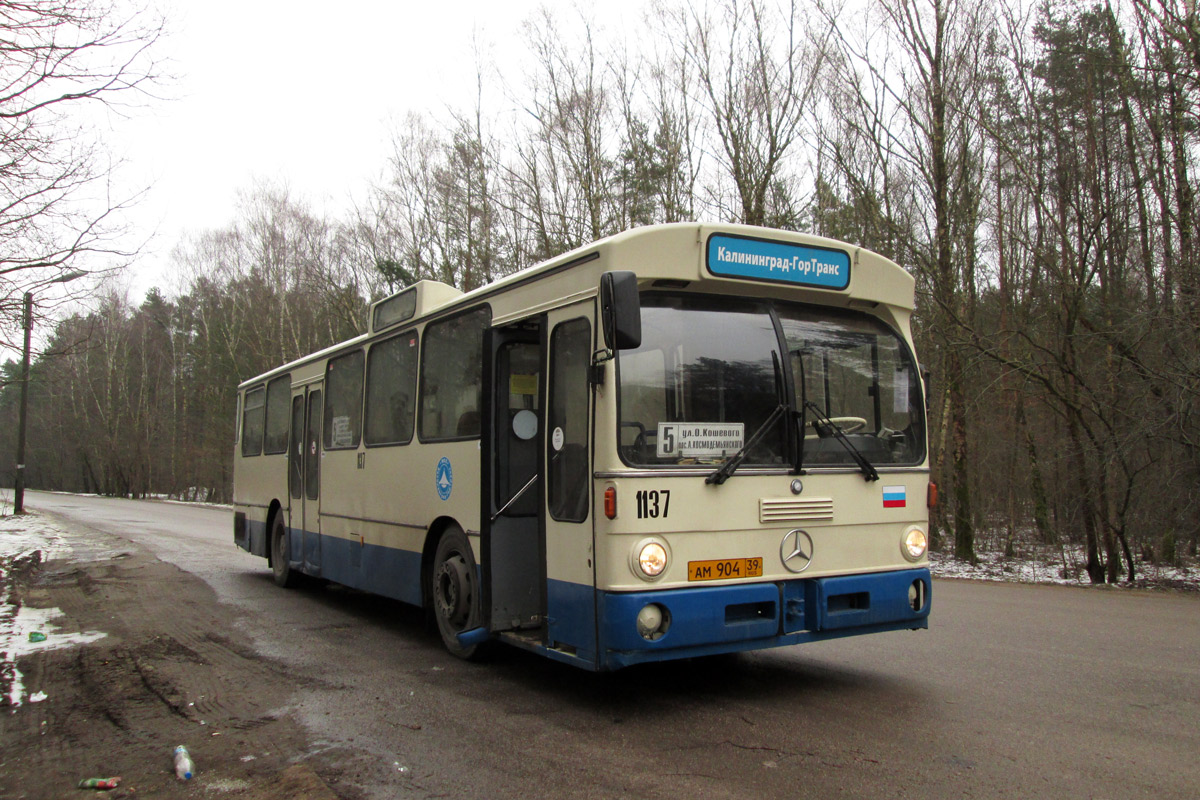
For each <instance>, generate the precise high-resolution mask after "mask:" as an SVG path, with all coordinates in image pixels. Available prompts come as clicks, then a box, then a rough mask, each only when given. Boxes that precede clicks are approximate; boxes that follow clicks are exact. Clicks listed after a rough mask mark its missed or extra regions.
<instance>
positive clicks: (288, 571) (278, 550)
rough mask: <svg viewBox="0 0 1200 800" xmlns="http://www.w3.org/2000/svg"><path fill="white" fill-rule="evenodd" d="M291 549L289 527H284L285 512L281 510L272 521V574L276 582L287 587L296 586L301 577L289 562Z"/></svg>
mask: <svg viewBox="0 0 1200 800" xmlns="http://www.w3.org/2000/svg"><path fill="white" fill-rule="evenodd" d="M290 551H291V548H290V547H289V546H288V533H287V529H286V528H284V527H283V513H282V512H280V513H278V514H276V515H275V521H274V522H272V523H271V575H272V577H274V578H275V583H276V584H277V585H279V586H282V587H283V588H285V589H290V588H292V587H293V586H295V585H296V584H297V583H298V582H299V578H300V576H299V575H297V574H296V573H294V572H292V567H291V565H290V564H288V553H289V552H290Z"/></svg>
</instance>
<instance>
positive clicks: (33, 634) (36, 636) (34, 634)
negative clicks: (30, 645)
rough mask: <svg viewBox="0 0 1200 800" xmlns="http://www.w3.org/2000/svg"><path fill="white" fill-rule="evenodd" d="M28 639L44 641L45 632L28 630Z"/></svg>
mask: <svg viewBox="0 0 1200 800" xmlns="http://www.w3.org/2000/svg"><path fill="white" fill-rule="evenodd" d="M29 641H31V642H44V641H46V634H44V633H42V632H41V631H30V632H29Z"/></svg>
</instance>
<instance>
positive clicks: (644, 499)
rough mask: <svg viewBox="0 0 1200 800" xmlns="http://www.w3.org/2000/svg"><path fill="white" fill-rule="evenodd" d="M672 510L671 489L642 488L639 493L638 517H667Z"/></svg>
mask: <svg viewBox="0 0 1200 800" xmlns="http://www.w3.org/2000/svg"><path fill="white" fill-rule="evenodd" d="M670 510H671V491H670V490H669V489H662V490H658V489H642V490H641V491H639V492H638V493H637V515H638V519H647V518H649V519H658V518H659V517H666V516H667V513H668V512H669V511H670Z"/></svg>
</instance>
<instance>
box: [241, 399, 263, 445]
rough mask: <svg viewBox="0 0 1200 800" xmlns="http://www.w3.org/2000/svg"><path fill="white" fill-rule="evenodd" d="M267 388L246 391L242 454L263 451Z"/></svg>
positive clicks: (243, 412) (243, 413)
mask: <svg viewBox="0 0 1200 800" xmlns="http://www.w3.org/2000/svg"><path fill="white" fill-rule="evenodd" d="M266 398H267V390H266V389H264V388H263V387H261V386H260V387H258V388H257V389H251V390H250V391H248V392H246V405H245V408H244V410H243V411H242V455H243V456H256V455H259V454H260V453H262V446H263V411H264V408H265V403H266Z"/></svg>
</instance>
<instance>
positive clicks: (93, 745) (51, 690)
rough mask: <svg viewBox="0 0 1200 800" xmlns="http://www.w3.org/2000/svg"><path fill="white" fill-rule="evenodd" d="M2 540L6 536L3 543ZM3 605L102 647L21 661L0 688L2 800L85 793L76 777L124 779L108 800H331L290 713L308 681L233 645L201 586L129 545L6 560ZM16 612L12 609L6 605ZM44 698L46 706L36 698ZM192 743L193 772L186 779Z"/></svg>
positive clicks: (224, 614)
mask: <svg viewBox="0 0 1200 800" xmlns="http://www.w3.org/2000/svg"><path fill="white" fill-rule="evenodd" d="M0 535H2V534H0ZM0 567H3V569H0V580H2V581H4V582H5V585H0V598H5V599H6V602H7V603H8V604H10V605H12V604H24V605H27V606H31V607H36V608H58V609H61V611H62V612H63V615H62V616H61V617H59V618H57V619H56V620H54V628H53V630H51V632H50V634H49V635H50V636H55V635H64V636H65V635H68V634H70V633H71V632H78V631H103V632H105V633H106V634H107V635H106V636H105V637H104V638H101V639H99V640H98V641H94V642H89V643H87V644H82V645H77V646H71V647H65V648H62V649H40V650H36V651H35V652H32V653H29V654H27V655H24V656H22V657H19V658H18V659H17V662H16V666H17V667H18V668H19V670H20V673H21V676H20V682H21V683H22V684H23V689H24V693H23V695H22V696H20V698H19V699H20V703H19V705H17V704H15V703H14V697H13V686H12V684H13V680H14V675H13V673H12V669H11V668H9V669H7V670H5V673H4V675H3V685H0V798H2V799H3V800H10V799H11V800H17V798H21V799H25V798H28V799H29V800H41V799H42V798H52V799H54V800H57V798H67V797H70V798H80V797H86V796H88V795H89V794H92V792H84V791H81V790H79V789H78V788H77V784H78V782H79V781H80V780H81V779H84V778H91V777H104V778H107V777H112V776H120V777H121V783H120V786H119V787H118V788H117V789H115V790H112V791H108V792H95V794H97V795H102V796H105V797H110V798H120V797H129V798H133V797H137V798H158V797H161V798H168V797H169V798H179V797H207V798H215V797H228V798H239V799H241V798H245V799H247V800H276V799H278V800H284V799H285V798H287V799H288V800H293V799H295V798H301V799H308V800H326V799H328V798H335V797H337V796H338V795H336V794H335V793H334V792H333V791H331V789H330V788H329V786H328V785H326V783H325V782H324V781H323V780H322V779H321V777H320V776H319V774H318V771H328V767H329V765H328V764H322V763H321V761H320V756H315V757H309V756H307V755H306V754H307V753H309V752H311V750H310V747H309V743H308V742H307V741H306V737H305V732H304V731H303V730H302V729H301V728H300V726H299V725H298V724H297V723H296V722H294V721H293V720H292V719H291V718H290V717H289V713H288V706H287V704H288V696H289V691H290V688H291V687H294V686H296V685H297V681H301V680H303V679H302V678H300V677H298V676H294V675H289V674H287V673H286V671H285V669H284V667H283V666H282V665H280V664H278V663H274V662H272V661H271V660H269V659H265V658H263V657H262V656H260V655H258V654H256V653H255V652H254V651H253V650H252V649H251V648H250V647H249V646H248V645H247V644H246V643H245V642H242V641H239V640H238V638H237V633H236V631H237V628H236V626H235V624H234V614H233V611H232V610H231V609H230V608H228V607H226V606H223V605H221V604H220V603H218V602H217V600H216V597H215V595H214V593H213V592H212V590H211V589H210V588H209V587H208V586H207V585H206V584H205V583H203V582H202V581H201V580H199V579H198V578H195V577H193V576H190V575H188V574H186V573H184V572H181V571H180V570H178V569H177V568H175V567H174V566H171V565H169V564H166V563H163V562H161V561H159V560H158V559H156V558H154V557H152V556H149V555H147V554H145V553H141V552H138V551H136V550H134V549H130V548H129V546H128V544H126V547H125V549H124V550H122V551H121V552H119V553H115V554H114V555H112V556H111V557H109V558H107V559H105V560H102V561H95V562H86V561H84V562H75V563H73V562H72V561H71V560H70V559H69V558H67V559H64V560H58V559H51V560H49V561H47V562H45V563H43V562H42V560H41V558H40V554H34V555H32V556H26V557H24V558H21V559H18V560H17V561H16V562H14V563H10V564H4V565H0ZM7 610H8V611H14V610H15V609H12V608H10V609H7ZM38 694H44V695H45V699H44V700H40V702H34V700H33V698H35V697H37V696H38ZM179 744H184V745H186V746H187V747H188V749H189V750H190V751H191V754H192V758H193V759H194V761H195V764H196V769H197V774H196V776H195V777H194V778H193V779H192V780H191V781H189V782H187V783H183V782H181V781H179V780H178V779H177V778H176V777H175V774H174V770H173V762H172V757H173V752H174V748H175V746H176V745H179Z"/></svg>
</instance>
